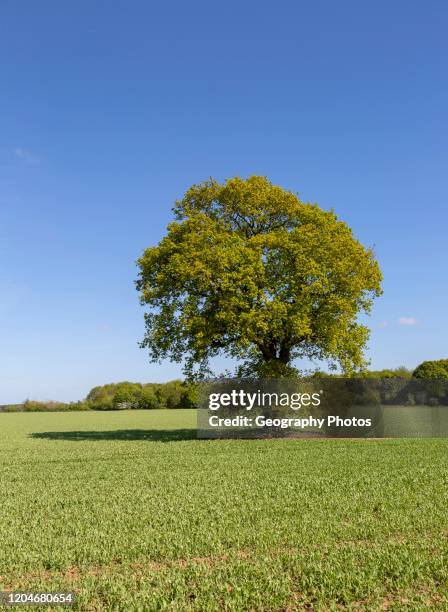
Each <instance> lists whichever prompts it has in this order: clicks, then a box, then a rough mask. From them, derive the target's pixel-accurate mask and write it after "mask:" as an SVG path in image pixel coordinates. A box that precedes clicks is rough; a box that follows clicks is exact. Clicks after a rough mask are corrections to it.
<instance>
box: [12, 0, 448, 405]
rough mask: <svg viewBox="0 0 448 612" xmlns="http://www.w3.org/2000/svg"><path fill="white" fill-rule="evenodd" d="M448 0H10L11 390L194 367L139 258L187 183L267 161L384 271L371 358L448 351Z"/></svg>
mask: <svg viewBox="0 0 448 612" xmlns="http://www.w3.org/2000/svg"><path fill="white" fill-rule="evenodd" d="M447 31H448V5H447V3H446V2H443V1H440V2H435V1H432V0H429V1H427V2H412V1H409V0H407V1H402V0H397V1H394V2H386V1H380V2H370V3H362V2H354V1H353V2H345V1H342V2H330V1H329V0H328V1H327V2H320V1H314V2H301V1H291V2H281V1H280V2H270V3H262V2H252V1H239V2H233V1H232V2H220V3H217V2H216V3H214V2H195V1H194V0H192V1H191V2H180V1H179V2H158V3H155V2H150V1H135V0H126V1H119V0H115V1H114V2H106V1H100V0H97V1H93V2H92V1H91V0H89V1H85V0H76V1H71V2H70V1H69V2H60V0H57V1H56V0H55V1H50V0H40V1H39V2H25V1H23V0H3V1H2V2H1V3H0V57H1V73H0V79H1V80H0V87H1V92H2V93H1V96H0V257H1V259H0V261H1V266H0V404H1V403H6V402H18V401H22V400H23V399H25V398H26V397H32V398H36V399H49V398H55V399H63V400H72V399H73V400H75V399H78V398H81V397H83V396H84V395H85V394H86V393H87V391H88V390H89V388H90V387H92V386H94V385H96V384H102V383H106V382H111V381H118V380H123V379H130V380H140V381H156V380H167V379H170V378H173V377H176V376H178V375H179V374H180V372H181V369H180V367H179V366H177V365H173V364H170V363H166V364H162V365H151V364H149V363H148V360H147V357H146V355H145V353H144V352H143V351H142V350H141V349H139V348H138V346H137V343H138V341H139V340H140V339H141V337H142V335H143V331H144V326H143V310H142V308H141V307H140V305H139V303H138V295H137V292H136V291H135V289H134V286H133V280H134V279H135V278H136V275H137V270H136V267H135V263H134V262H135V259H136V258H137V257H138V256H139V255H140V253H141V251H142V250H143V249H144V247H146V246H149V245H151V244H154V243H156V242H157V241H158V240H159V239H160V238H161V236H162V235H163V232H164V228H165V226H166V224H167V223H168V222H169V220H170V218H171V206H172V204H173V201H174V199H175V198H176V197H180V196H181V195H182V194H183V192H184V191H185V189H186V188H187V187H188V186H189V185H190V184H191V183H194V182H199V181H201V180H204V179H206V178H208V177H209V176H214V177H217V178H218V179H223V178H226V177H230V176H234V175H240V176H248V175H250V174H263V175H267V176H268V177H270V178H271V179H272V180H273V181H274V182H275V183H278V184H281V185H283V186H285V187H287V188H290V189H292V190H295V191H297V192H298V193H299V195H300V196H301V198H302V199H303V200H306V201H314V202H318V203H319V204H320V205H321V206H322V207H324V208H330V207H333V208H334V209H335V210H336V212H337V213H338V214H339V215H340V216H341V218H342V219H344V220H345V221H347V222H348V223H349V224H350V225H351V226H352V227H353V229H354V231H355V234H356V235H357V237H358V238H359V239H360V240H361V241H362V242H363V243H364V244H366V245H374V246H375V250H376V254H377V257H378V259H379V261H380V264H381V267H382V269H383V272H384V276H385V281H384V296H383V297H382V298H381V299H380V300H378V302H377V304H376V306H375V309H374V311H373V314H372V316H371V318H370V325H371V328H372V337H371V342H370V349H369V356H370V358H371V360H372V366H373V367H375V368H381V367H386V366H391V367H394V366H398V365H400V364H404V365H406V366H409V367H413V366H415V365H416V364H417V363H419V362H420V361H422V360H424V359H431V358H441V357H448V332H447V325H446V318H447V305H448V290H447V278H446V277H447V225H448V172H447V170H448V133H447V132H448V130H447V127H448V125H447V110H448V80H447V74H448V56H447V52H448V37H447V35H446V34H447Z"/></svg>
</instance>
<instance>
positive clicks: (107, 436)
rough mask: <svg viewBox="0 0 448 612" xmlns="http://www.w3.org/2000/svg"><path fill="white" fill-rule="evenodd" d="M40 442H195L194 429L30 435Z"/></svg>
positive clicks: (62, 432) (69, 432)
mask: <svg viewBox="0 0 448 612" xmlns="http://www.w3.org/2000/svg"><path fill="white" fill-rule="evenodd" d="M30 437H31V438H37V439H40V440H69V441H73V442H84V441H87V440H92V441H95V440H96V441H97V440H129V441H131V440H148V441H150V442H179V441H181V440H196V439H197V436H196V430H195V429H113V430H111V431H42V432H36V433H32V434H30Z"/></svg>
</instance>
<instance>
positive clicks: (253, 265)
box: [136, 176, 382, 378]
mask: <svg viewBox="0 0 448 612" xmlns="http://www.w3.org/2000/svg"><path fill="white" fill-rule="evenodd" d="M173 210H174V216H175V219H174V221H173V222H172V223H171V224H170V225H169V226H168V228H167V233H166V236H165V237H164V238H163V239H162V240H161V241H160V243H159V244H158V245H156V246H152V247H150V248H148V249H146V250H145V251H144V253H143V255H142V257H141V258H140V259H139V260H138V266H139V278H138V280H137V281H136V285H137V289H138V291H139V292H140V299H141V302H142V304H144V305H147V306H149V311H148V312H146V314H145V321H146V334H145V336H144V339H143V341H142V343H141V346H142V347H145V348H147V349H148V351H149V355H150V358H151V360H153V361H159V360H161V359H164V358H169V359H171V360H174V361H176V362H182V361H183V362H184V364H185V371H186V374H187V376H188V377H189V378H194V377H202V376H205V375H208V374H210V369H209V361H210V358H212V357H215V356H217V355H218V354H224V355H226V356H229V357H231V358H233V359H235V360H237V362H238V363H239V364H240V365H239V370H238V373H239V374H246V375H258V376H277V377H281V376H288V375H292V374H293V373H294V372H297V370H296V369H295V367H294V363H295V362H296V360H297V359H300V358H308V359H311V360H323V361H326V362H327V364H328V365H329V367H330V368H336V367H338V366H339V367H340V368H341V369H342V371H343V372H345V373H351V372H353V371H356V370H359V369H360V368H362V367H363V366H364V365H365V360H364V349H365V346H366V342H367V340H368V336H369V330H368V328H367V327H366V326H365V325H364V324H361V323H360V322H359V320H358V317H359V314H360V313H363V312H364V313H366V312H369V311H370V309H371V305H372V301H373V298H374V297H375V296H378V295H380V293H381V279H382V277H381V272H380V269H379V266H378V263H377V261H376V260H375V257H374V254H373V251H372V249H370V248H365V247H364V246H363V245H362V244H361V243H360V242H359V241H358V240H357V239H356V238H355V237H354V236H353V233H352V231H351V229H350V228H349V227H348V226H347V224H346V223H344V222H343V221H341V220H340V219H338V217H337V216H336V214H335V213H334V212H333V211H326V210H323V209H321V208H320V207H319V206H317V205H316V204H309V203H304V202H302V201H301V200H300V199H299V197H298V196H297V195H296V194H295V193H293V192H291V191H287V190H285V189H283V188H281V187H279V186H276V185H273V184H272V183H271V182H270V181H269V180H268V179H267V178H265V177H261V176H251V177H249V178H248V179H246V180H245V179H242V178H239V177H235V178H232V179H229V180H227V181H225V182H224V183H219V182H218V181H216V180H214V179H210V180H208V181H206V182H203V183H200V184H197V185H193V186H192V187H191V188H190V189H189V190H188V191H187V192H186V194H185V196H184V197H183V198H182V199H181V200H179V201H177V202H176V204H175V207H174V209H173Z"/></svg>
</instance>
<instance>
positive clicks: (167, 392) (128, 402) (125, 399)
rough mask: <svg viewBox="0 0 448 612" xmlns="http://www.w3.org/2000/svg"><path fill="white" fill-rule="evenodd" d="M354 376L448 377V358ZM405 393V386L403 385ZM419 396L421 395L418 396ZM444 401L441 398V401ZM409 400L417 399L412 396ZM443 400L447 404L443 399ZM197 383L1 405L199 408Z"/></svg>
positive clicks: (113, 387)
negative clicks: (73, 400) (413, 368)
mask: <svg viewBox="0 0 448 612" xmlns="http://www.w3.org/2000/svg"><path fill="white" fill-rule="evenodd" d="M342 376H343V375H341V374H328V373H326V372H320V371H317V372H315V373H314V374H313V378H329V377H330V378H338V377H339V378H340V377H342ZM354 378H370V379H378V380H380V379H397V380H409V381H412V380H428V379H429V380H448V359H439V360H436V361H424V362H423V363H421V364H420V365H419V366H417V367H416V368H415V370H410V369H407V368H405V367H399V368H394V369H384V370H365V371H363V372H360V373H358V374H356V375H355V376H354ZM400 389H401V392H402V393H403V386H402V385H401V386H400ZM417 399H418V398H417ZM440 400H441V401H440ZM406 402H407V403H418V402H415V401H414V402H413V398H412V397H411V396H409V397H407V399H406ZM439 402H440V403H445V401H444V400H443V398H439ZM196 407H197V386H196V384H195V383H190V382H185V381H181V380H172V381H169V382H166V383H136V382H129V381H123V382H119V383H109V384H106V385H99V386H97V387H94V388H93V389H91V390H90V391H89V393H88V394H87V396H86V397H85V399H83V400H80V401H78V402H70V403H66V402H58V401H46V402H41V401H37V400H31V399H27V400H25V401H24V402H23V403H21V404H8V405H3V406H0V410H1V411H2V412H19V411H24V412H59V411H67V410H137V409H139V410H155V409H165V408H166V409H173V408H187V409H188V408H196Z"/></svg>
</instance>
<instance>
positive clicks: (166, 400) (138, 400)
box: [86, 380, 193, 410]
mask: <svg viewBox="0 0 448 612" xmlns="http://www.w3.org/2000/svg"><path fill="white" fill-rule="evenodd" d="M191 398H192V391H191V389H190V388H189V386H188V385H187V384H186V383H183V382H182V381H180V380H172V381H169V382H166V383H147V384H142V383H132V382H129V381H123V382H120V383H110V384H107V385H103V386H98V387H94V388H93V389H92V390H91V391H90V392H89V393H88V395H87V398H86V402H87V403H88V405H89V406H90V408H91V409H93V410H123V409H137V408H141V409H149V410H153V409H157V408H191V407H193V404H192V399H191Z"/></svg>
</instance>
